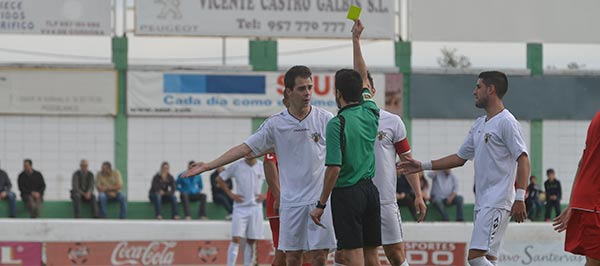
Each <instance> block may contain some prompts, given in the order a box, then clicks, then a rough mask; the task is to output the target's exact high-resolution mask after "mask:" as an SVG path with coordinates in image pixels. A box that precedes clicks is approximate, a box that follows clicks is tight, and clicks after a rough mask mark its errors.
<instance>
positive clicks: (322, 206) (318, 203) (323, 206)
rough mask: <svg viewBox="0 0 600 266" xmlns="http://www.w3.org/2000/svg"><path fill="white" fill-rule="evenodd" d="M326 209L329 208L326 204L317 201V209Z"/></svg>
mask: <svg viewBox="0 0 600 266" xmlns="http://www.w3.org/2000/svg"><path fill="white" fill-rule="evenodd" d="M325 207H327V205H326V204H324V203H321V201H320V200H318V201H317V208H319V209H325Z"/></svg>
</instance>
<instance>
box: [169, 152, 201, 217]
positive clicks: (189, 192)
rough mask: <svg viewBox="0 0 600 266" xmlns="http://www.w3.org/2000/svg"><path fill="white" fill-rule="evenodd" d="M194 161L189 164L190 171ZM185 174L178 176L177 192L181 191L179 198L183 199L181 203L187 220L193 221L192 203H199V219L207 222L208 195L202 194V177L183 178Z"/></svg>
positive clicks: (198, 175)
mask: <svg viewBox="0 0 600 266" xmlns="http://www.w3.org/2000/svg"><path fill="white" fill-rule="evenodd" d="M193 164H194V161H190V162H189V163H188V169H190V168H192V165H193ZM183 173H185V171H184V172H182V173H180V174H179V175H178V176H177V182H176V186H177V190H178V191H179V193H180V194H179V197H180V198H181V203H182V204H183V213H184V215H185V219H187V220H191V219H192V217H191V216H190V201H199V203H200V206H199V207H198V217H199V218H200V219H201V220H206V219H208V217H206V194H204V193H202V188H203V185H202V175H200V174H197V175H195V176H190V177H188V178H183V177H182V175H183Z"/></svg>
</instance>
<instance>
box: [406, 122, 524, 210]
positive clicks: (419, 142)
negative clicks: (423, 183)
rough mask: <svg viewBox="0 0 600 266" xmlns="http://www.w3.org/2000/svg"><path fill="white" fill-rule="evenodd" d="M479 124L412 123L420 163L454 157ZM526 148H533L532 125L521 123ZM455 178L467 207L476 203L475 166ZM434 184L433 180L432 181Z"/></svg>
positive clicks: (461, 170)
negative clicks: (474, 192)
mask: <svg viewBox="0 0 600 266" xmlns="http://www.w3.org/2000/svg"><path fill="white" fill-rule="evenodd" d="M474 122H475V120H466V119H460V120H459V119H414V120H413V121H412V150H413V156H414V157H415V158H416V159H418V160H430V159H438V158H441V157H444V156H446V155H450V154H454V153H456V152H457V151H458V149H459V148H460V146H461V145H462V143H463V141H464V139H465V137H466V136H467V134H468V133H469V129H470V128H471V126H472V125H473V123H474ZM519 122H520V123H521V127H522V133H523V138H524V139H525V144H526V145H527V147H528V148H529V147H530V141H529V139H530V124H529V121H519ZM453 172H454V174H455V175H456V176H457V177H458V180H459V188H458V190H459V192H458V193H459V194H460V195H462V196H463V197H464V198H465V202H466V203H474V202H475V196H474V194H473V184H474V182H473V181H474V176H473V162H471V161H469V162H467V163H466V164H465V165H464V166H463V167H459V168H455V169H454V170H453ZM429 181H430V184H431V179H429Z"/></svg>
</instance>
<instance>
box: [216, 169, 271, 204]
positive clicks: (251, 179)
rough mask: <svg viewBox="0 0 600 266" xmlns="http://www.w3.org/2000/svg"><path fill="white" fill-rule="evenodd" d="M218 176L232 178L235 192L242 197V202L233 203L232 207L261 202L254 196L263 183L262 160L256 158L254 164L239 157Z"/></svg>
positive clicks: (260, 190) (226, 178)
mask: <svg viewBox="0 0 600 266" xmlns="http://www.w3.org/2000/svg"><path fill="white" fill-rule="evenodd" d="M219 176H220V177H221V178H222V179H223V180H228V179H230V178H233V179H234V181H235V184H234V186H233V188H234V190H235V194H238V195H240V196H242V197H243V199H244V202H235V201H234V203H233V207H234V208H238V207H252V206H259V205H261V204H262V202H257V201H256V197H257V196H258V195H259V194H261V192H262V187H263V184H264V183H265V171H264V169H263V163H262V161H259V160H257V161H256V163H255V164H254V165H249V164H248V163H246V160H245V159H240V160H238V161H236V162H234V163H233V164H232V165H231V166H229V167H227V169H225V171H223V172H221V173H220V174H219Z"/></svg>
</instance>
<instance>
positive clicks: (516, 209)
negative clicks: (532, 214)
mask: <svg viewBox="0 0 600 266" xmlns="http://www.w3.org/2000/svg"><path fill="white" fill-rule="evenodd" d="M510 214H511V215H512V216H513V218H514V219H515V222H517V223H522V222H524V221H525V219H526V218H527V210H525V201H522V200H515V203H513V206H512V210H511V211H510Z"/></svg>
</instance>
